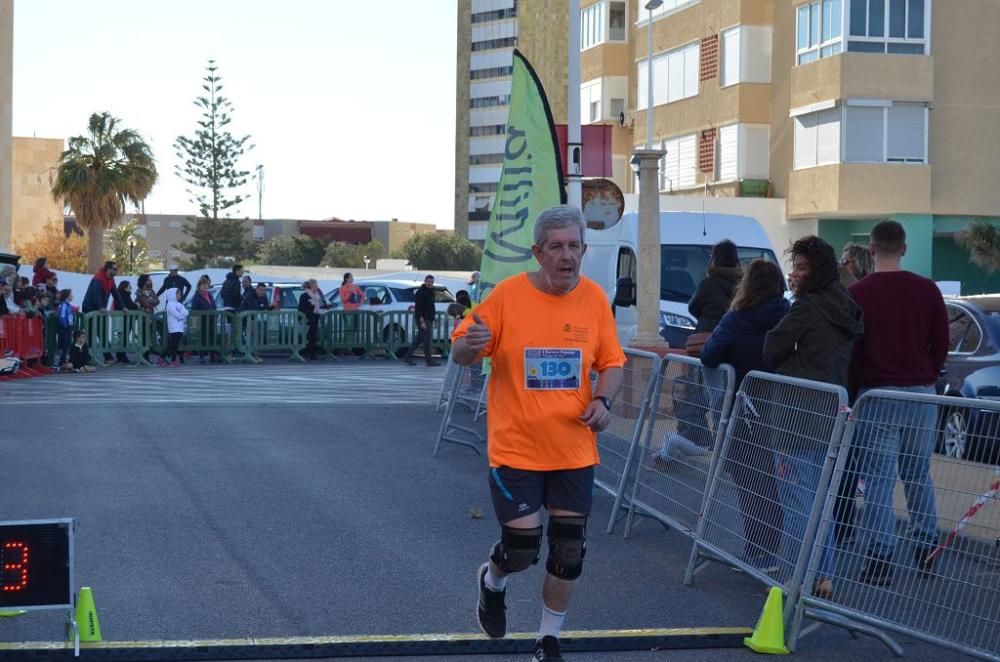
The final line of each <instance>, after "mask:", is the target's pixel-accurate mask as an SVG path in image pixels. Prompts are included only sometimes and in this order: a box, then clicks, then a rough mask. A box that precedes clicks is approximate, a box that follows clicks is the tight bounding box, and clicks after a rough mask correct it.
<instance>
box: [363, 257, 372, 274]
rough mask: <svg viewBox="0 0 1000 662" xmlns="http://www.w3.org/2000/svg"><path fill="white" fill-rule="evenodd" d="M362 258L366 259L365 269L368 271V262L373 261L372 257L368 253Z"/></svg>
mask: <svg viewBox="0 0 1000 662" xmlns="http://www.w3.org/2000/svg"><path fill="white" fill-rule="evenodd" d="M361 259H363V260H364V261H365V271H368V263H369V262H371V259H370V258H369V257H368V256H367V255H366V256H364V257H363V258H361Z"/></svg>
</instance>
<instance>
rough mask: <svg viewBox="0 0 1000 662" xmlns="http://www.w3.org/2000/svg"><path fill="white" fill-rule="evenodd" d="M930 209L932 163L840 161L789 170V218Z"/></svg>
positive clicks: (911, 212)
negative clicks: (838, 162)
mask: <svg viewBox="0 0 1000 662" xmlns="http://www.w3.org/2000/svg"><path fill="white" fill-rule="evenodd" d="M930 209H931V166H929V165H909V164H905V165H904V164H899V163H884V164H869V163H840V164H835V165H828V166H819V167H817V168H806V169H804V170H793V171H792V173H791V177H790V178H789V181H788V217H789V218H821V217H822V218H837V217H859V216H860V217H864V216H867V217H878V216H886V215H888V214H897V213H910V214H926V213H928V212H929V211H930Z"/></svg>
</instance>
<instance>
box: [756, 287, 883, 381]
mask: <svg viewBox="0 0 1000 662" xmlns="http://www.w3.org/2000/svg"><path fill="white" fill-rule="evenodd" d="M864 331H865V326H864V323H863V321H862V317H861V307H860V306H858V304H857V303H856V302H855V301H854V297H852V296H851V293H850V292H848V291H847V288H845V287H844V286H843V285H841V284H840V281H834V282H833V283H832V284H830V285H829V286H827V287H825V288H823V289H822V290H818V291H816V292H810V293H808V294H803V295H802V296H800V297H798V298H797V299H796V300H795V303H793V304H792V307H791V309H790V310H789V311H788V314H787V315H785V317H784V318H783V319H782V320H781V321H780V322H779V323H778V325H777V326H776V327H774V328H773V329H772V330H771V331H769V332H768V333H767V338H766V339H765V340H764V360H765V361H766V362H767V364H768V365H769V366H770V367H771V368H772V369H773V370H774V372H776V373H778V374H779V375H787V376H789V377H799V378H801V379H811V380H813V381H817V382H826V383H827V384H836V385H837V386H843V387H844V388H847V375H848V368H849V366H850V363H851V351H852V350H853V348H854V341H855V340H857V339H858V338H860V337H861V336H862V335H863V334H864Z"/></svg>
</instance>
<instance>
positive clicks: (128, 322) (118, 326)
mask: <svg viewBox="0 0 1000 662" xmlns="http://www.w3.org/2000/svg"><path fill="white" fill-rule="evenodd" d="M83 329H84V331H86V332H87V344H88V345H90V355H91V358H92V359H93V360H94V362H95V363H97V364H98V365H102V366H103V365H105V362H106V359H105V355H110V354H125V355H126V356H128V355H131V356H128V362H129V363H131V364H132V365H149V361H147V360H146V358H145V356H144V355H145V354H146V352H148V351H149V350H150V348H151V347H152V346H153V338H154V333H153V323H152V318H151V317H150V316H149V315H147V314H146V313H144V312H140V311H137V310H98V311H94V312H91V313H87V314H86V315H84V316H83Z"/></svg>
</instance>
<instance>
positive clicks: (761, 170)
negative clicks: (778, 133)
mask: <svg viewBox="0 0 1000 662" xmlns="http://www.w3.org/2000/svg"><path fill="white" fill-rule="evenodd" d="M741 147H742V150H741V151H742V154H741V155H740V168H739V173H738V174H739V176H740V177H747V178H750V179H770V178H771V129H770V128H769V127H766V126H744V127H743V144H742V145H741Z"/></svg>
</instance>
